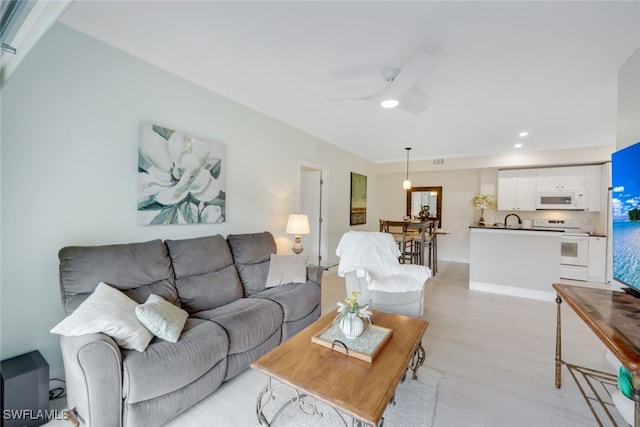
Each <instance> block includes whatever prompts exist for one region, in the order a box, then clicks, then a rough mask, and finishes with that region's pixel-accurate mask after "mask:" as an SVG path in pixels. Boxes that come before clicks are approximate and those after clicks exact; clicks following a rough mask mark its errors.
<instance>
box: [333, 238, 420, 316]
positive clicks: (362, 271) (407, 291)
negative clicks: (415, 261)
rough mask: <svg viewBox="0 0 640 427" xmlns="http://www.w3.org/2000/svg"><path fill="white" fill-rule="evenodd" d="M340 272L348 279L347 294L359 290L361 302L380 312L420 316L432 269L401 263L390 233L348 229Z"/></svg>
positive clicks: (341, 250) (342, 241) (340, 248)
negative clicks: (426, 283) (425, 289)
mask: <svg viewBox="0 0 640 427" xmlns="http://www.w3.org/2000/svg"><path fill="white" fill-rule="evenodd" d="M336 255H337V256H339V257H340V264H339V266H338V275H339V276H340V277H344V278H345V282H346V292H347V296H348V297H350V296H351V293H352V292H353V291H358V292H360V295H359V296H358V302H359V303H360V304H369V307H371V308H375V309H378V310H381V311H387V312H391V313H397V314H403V315H405V316H411V317H421V316H422V314H423V312H424V282H425V281H426V280H427V279H428V278H429V277H431V270H430V269H429V268H428V267H425V266H422V265H412V264H400V262H399V261H398V257H399V256H400V251H399V249H398V246H397V244H396V242H395V240H394V239H393V237H392V236H391V235H390V234H389V233H380V232H372V231H348V232H346V233H345V234H344V235H343V236H342V238H341V239H340V242H339V243H338V248H337V249H336Z"/></svg>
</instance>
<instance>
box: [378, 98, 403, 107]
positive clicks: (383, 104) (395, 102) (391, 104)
mask: <svg viewBox="0 0 640 427" xmlns="http://www.w3.org/2000/svg"><path fill="white" fill-rule="evenodd" d="M398 104H400V102H399V101H398V100H397V99H385V100H384V101H382V102H381V103H380V106H381V107H382V108H396V107H397V106H398Z"/></svg>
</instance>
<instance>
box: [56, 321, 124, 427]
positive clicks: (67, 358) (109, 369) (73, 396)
mask: <svg viewBox="0 0 640 427" xmlns="http://www.w3.org/2000/svg"><path fill="white" fill-rule="evenodd" d="M60 347H61V349H62V358H63V362H64V369H65V378H66V382H67V404H68V407H69V409H73V408H76V410H77V414H78V418H79V420H80V422H81V424H82V425H83V426H86V427H120V426H121V425H122V400H123V397H122V353H121V352H120V348H119V347H118V345H117V344H116V342H115V341H114V340H113V339H112V338H111V337H109V336H107V335H104V334H88V335H82V336H77V337H67V336H61V337H60Z"/></svg>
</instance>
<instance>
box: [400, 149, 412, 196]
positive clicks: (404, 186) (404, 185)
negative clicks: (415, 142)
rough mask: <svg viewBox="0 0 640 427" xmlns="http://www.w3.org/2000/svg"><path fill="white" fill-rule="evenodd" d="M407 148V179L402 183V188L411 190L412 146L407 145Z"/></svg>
mask: <svg viewBox="0 0 640 427" xmlns="http://www.w3.org/2000/svg"><path fill="white" fill-rule="evenodd" d="M405 150H407V179H405V180H404V182H403V183H402V188H404V189H405V190H409V189H410V188H411V181H409V151H411V147H406V148H405Z"/></svg>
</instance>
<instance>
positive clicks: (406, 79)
mask: <svg viewBox="0 0 640 427" xmlns="http://www.w3.org/2000/svg"><path fill="white" fill-rule="evenodd" d="M435 62H436V59H435V58H434V57H433V56H431V55H427V54H424V53H417V54H415V55H414V56H413V57H412V58H411V59H410V60H409V62H407V63H406V64H405V66H404V67H402V68H396V67H389V68H385V69H384V70H382V71H381V72H380V74H381V75H382V78H383V79H384V80H385V81H386V82H387V83H388V84H387V87H386V88H384V89H382V90H381V91H379V92H376V93H374V94H371V95H367V96H361V97H357V98H338V99H331V100H333V101H347V100H361V101H369V102H375V103H376V104H379V105H380V106H382V107H383V108H396V107H398V108H399V109H401V110H404V111H407V112H409V113H412V114H420V113H422V112H423V111H425V110H426V109H427V106H426V105H425V104H424V103H423V102H422V100H420V99H418V98H416V97H415V96H412V95H411V94H410V93H408V92H409V90H410V89H411V88H412V87H413V86H414V85H416V84H417V83H418V82H419V81H420V80H421V79H422V77H424V75H425V73H426V72H427V70H428V69H429V68H430V67H431V66H432V65H433V64H434V63H435Z"/></svg>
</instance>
